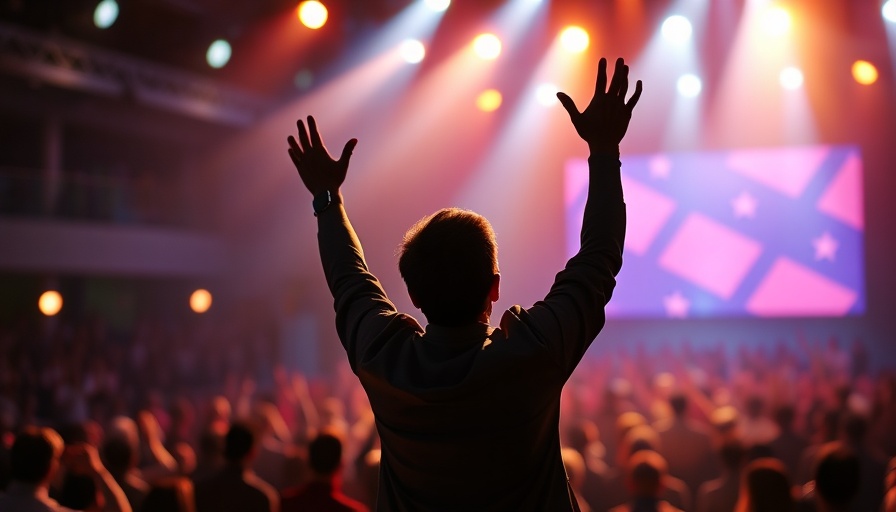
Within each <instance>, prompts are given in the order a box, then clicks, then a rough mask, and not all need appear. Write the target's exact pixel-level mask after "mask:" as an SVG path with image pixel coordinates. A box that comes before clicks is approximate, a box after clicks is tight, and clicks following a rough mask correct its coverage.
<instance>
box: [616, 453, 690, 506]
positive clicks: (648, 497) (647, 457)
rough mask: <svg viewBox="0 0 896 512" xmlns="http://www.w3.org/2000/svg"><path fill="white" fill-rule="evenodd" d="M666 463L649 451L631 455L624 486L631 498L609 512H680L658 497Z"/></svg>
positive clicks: (664, 480)
mask: <svg viewBox="0 0 896 512" xmlns="http://www.w3.org/2000/svg"><path fill="white" fill-rule="evenodd" d="M666 470H667V465H666V461H665V460H664V459H663V457H662V455H660V454H659V453H657V452H654V451H651V450H641V451H639V452H637V453H635V454H634V455H632V456H631V457H630V458H629V460H628V467H627V468H626V478H625V480H626V484H627V487H628V490H629V494H630V496H631V498H630V499H629V500H628V501H627V502H626V503H624V504H622V505H618V506H616V507H613V508H612V509H611V511H610V512H682V510H681V509H679V508H676V507H674V506H672V505H670V504H669V503H668V502H666V501H664V500H663V499H662V498H661V497H660V496H661V495H662V491H663V486H664V483H665V482H666V477H667V476H668V475H667V472H666Z"/></svg>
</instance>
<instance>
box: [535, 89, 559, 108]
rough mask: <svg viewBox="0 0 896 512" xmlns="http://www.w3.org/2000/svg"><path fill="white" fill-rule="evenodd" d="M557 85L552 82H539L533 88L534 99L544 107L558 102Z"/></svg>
mask: <svg viewBox="0 0 896 512" xmlns="http://www.w3.org/2000/svg"><path fill="white" fill-rule="evenodd" d="M557 91H558V89H557V86H556V85H554V84H541V85H539V86H538V87H536V88H535V99H536V100H537V101H538V103H541V104H542V105H544V106H545V107H550V106H552V105H555V104H557V103H559V102H560V101H559V100H558V99H557Z"/></svg>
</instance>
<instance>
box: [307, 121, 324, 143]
mask: <svg viewBox="0 0 896 512" xmlns="http://www.w3.org/2000/svg"><path fill="white" fill-rule="evenodd" d="M308 131H310V132H311V144H312V145H314V146H317V147H323V145H324V142H323V141H322V140H321V138H320V132H319V131H318V130H317V121H315V120H314V117H313V116H308Z"/></svg>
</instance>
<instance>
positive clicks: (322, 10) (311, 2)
mask: <svg viewBox="0 0 896 512" xmlns="http://www.w3.org/2000/svg"><path fill="white" fill-rule="evenodd" d="M328 16H329V12H328V11H327V7H326V6H325V5H324V4H322V3H320V2H318V1H317V0H307V1H305V2H302V3H300V4H299V21H301V22H302V25H305V26H306V27H308V28H310V29H313V30H317V29H319V28H320V27H322V26H324V25H325V24H326V23H327V17H328Z"/></svg>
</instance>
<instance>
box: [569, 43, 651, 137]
mask: <svg viewBox="0 0 896 512" xmlns="http://www.w3.org/2000/svg"><path fill="white" fill-rule="evenodd" d="M627 93H628V66H627V65H625V61H623V60H622V59H621V58H620V59H617V60H616V69H615V70H614V71H613V79H612V81H611V82H610V86H609V88H607V59H605V58H601V59H600V62H599V63H598V65H597V85H596V87H595V90H594V97H593V98H591V102H590V103H589V104H588V107H586V108H585V110H584V111H582V112H579V109H578V108H577V107H576V104H575V102H574V101H573V100H572V98H570V97H569V96H568V95H567V94H565V93H562V92H558V93H557V98H558V99H559V100H560V103H561V104H562V105H563V108H565V109H566V111H567V112H568V113H569V118H570V119H571V120H572V124H573V126H575V128H576V132H578V134H579V137H582V139H583V140H584V141H585V142H587V143H588V147H589V149H590V150H591V153H610V154H618V153H619V143H620V142H621V141H622V138H623V137H624V136H625V132H626V130H628V123H629V121H631V118H632V110H634V108H635V105H637V104H638V99H639V98H640V97H641V81H640V80H638V82H637V83H636V84H635V92H634V94H632V97H631V99H629V100H628V102H626V101H625V95H626V94H627Z"/></svg>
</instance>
